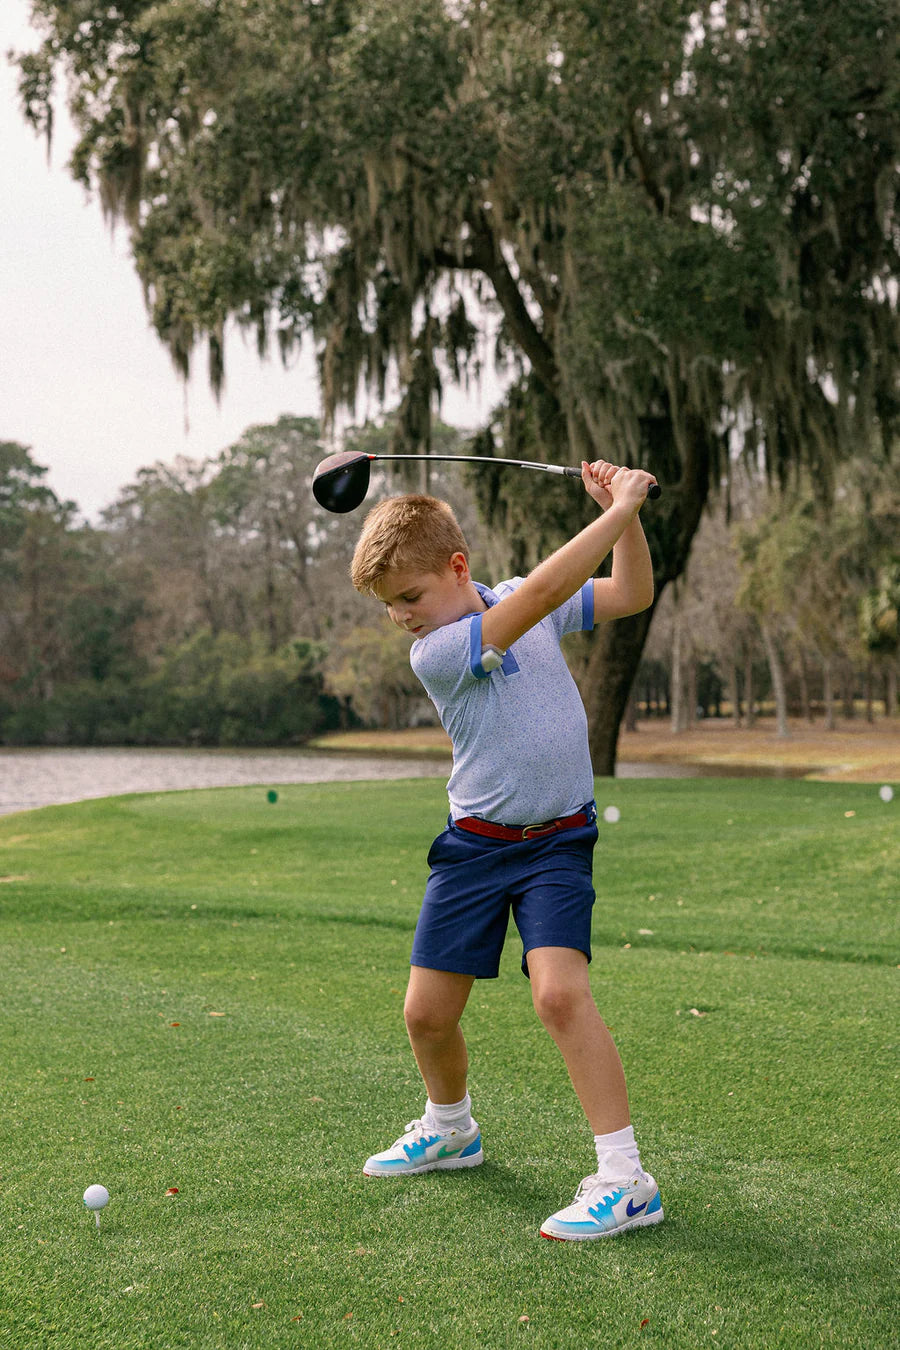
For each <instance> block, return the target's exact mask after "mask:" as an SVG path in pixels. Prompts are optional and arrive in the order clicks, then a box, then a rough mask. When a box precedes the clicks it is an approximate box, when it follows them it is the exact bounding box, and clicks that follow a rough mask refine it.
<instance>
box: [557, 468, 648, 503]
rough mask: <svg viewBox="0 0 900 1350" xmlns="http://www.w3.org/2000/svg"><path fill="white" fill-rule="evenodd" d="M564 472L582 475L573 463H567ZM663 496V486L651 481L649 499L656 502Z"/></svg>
mask: <svg viewBox="0 0 900 1350" xmlns="http://www.w3.org/2000/svg"><path fill="white" fill-rule="evenodd" d="M563 473H565V474H567V475H568V477H569V478H580V477H581V470H580V469H575V468H573V467H572V465H571V464H567V465H566V467H565V468H564V469H563ZM661 496H662V488H661V487H660V486H659V483H651V484H650V486H649V487H648V489H647V498H648V500H649V501H651V502H655V501H656V499H657V497H661Z"/></svg>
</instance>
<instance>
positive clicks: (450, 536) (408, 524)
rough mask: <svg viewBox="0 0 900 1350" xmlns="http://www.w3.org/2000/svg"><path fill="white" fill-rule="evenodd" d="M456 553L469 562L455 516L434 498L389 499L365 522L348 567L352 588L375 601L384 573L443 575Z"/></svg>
mask: <svg viewBox="0 0 900 1350" xmlns="http://www.w3.org/2000/svg"><path fill="white" fill-rule="evenodd" d="M454 553H462V554H463V556H464V557H465V559H466V562H468V561H469V546H468V544H467V543H466V539H465V535H464V534H463V532H462V530H461V529H460V528H459V523H458V521H457V519H456V516H455V515H454V514H453V512H452V510H451V509H450V507H449V506H448V505H447V503H446V502H442V501H440V500H439V499H438V498H437V497H425V496H420V495H418V494H408V495H406V496H404V497H388V498H387V500H386V501H383V502H379V503H378V505H377V506H374V507H373V508H372V510H371V511H370V512H369V514H368V515H367V516H366V519H365V523H364V524H363V528H362V533H361V534H360V536H359V540H358V542H357V545H356V549H355V550H354V553H353V561H352V563H351V564H350V577H351V579H352V581H353V585H354V586H355V587H356V589H357V590H358V591H361V592H362V594H363V595H374V594H375V588H376V586H377V585H378V583H379V581H380V580H381V578H382V577H383V576H384V575H385V573H387V572H399V571H404V572H413V571H415V572H441V571H443V569H444V568H445V567H446V566H447V564H448V563H449V561H450V559H451V558H452V556H453V554H454Z"/></svg>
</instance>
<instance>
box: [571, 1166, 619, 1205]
mask: <svg viewBox="0 0 900 1350" xmlns="http://www.w3.org/2000/svg"><path fill="white" fill-rule="evenodd" d="M630 1185H631V1180H630V1178H628V1177H622V1178H620V1179H619V1180H617V1181H612V1180H610V1178H609V1177H604V1176H603V1175H602V1174H601V1173H600V1172H593V1173H592V1174H591V1175H590V1176H589V1177H585V1178H584V1180H583V1181H582V1182H581V1184H580V1186H579V1187H578V1190H577V1192H576V1194H575V1199H576V1200H584V1201H585V1202H587V1200H588V1197H590V1202H591V1204H592V1205H596V1204H597V1202H598V1201H599V1200H611V1199H612V1197H613V1196H614V1195H615V1194H616V1192H617V1191H626V1190H628V1188H629V1187H630ZM601 1188H602V1189H601ZM598 1192H599V1194H598Z"/></svg>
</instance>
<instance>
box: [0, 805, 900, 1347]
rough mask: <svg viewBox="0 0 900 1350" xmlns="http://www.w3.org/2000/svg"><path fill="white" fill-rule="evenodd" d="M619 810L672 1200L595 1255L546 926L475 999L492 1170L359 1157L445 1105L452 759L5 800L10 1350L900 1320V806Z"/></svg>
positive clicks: (836, 1335) (730, 1336)
mask: <svg viewBox="0 0 900 1350" xmlns="http://www.w3.org/2000/svg"><path fill="white" fill-rule="evenodd" d="M609 802H615V803H616V804H617V805H618V806H619V807H620V808H621V811H622V819H621V821H620V823H619V824H618V825H615V826H606V825H602V826H601V839H600V845H599V847H598V852H597V865H596V873H595V880H596V885H597V891H598V904H597V908H596V911H595V923H594V940H595V948H594V964H593V967H592V973H593V983H594V987H595V991H596V994H597V999H598V1003H599V1005H600V1007H601V1010H602V1011H603V1013H604V1015H605V1016H606V1018H607V1020H608V1021H609V1022H610V1024H611V1025H612V1027H613V1029H614V1032H615V1035H616V1038H617V1041H618V1043H619V1046H620V1049H621V1051H622V1055H623V1058H624V1060H625V1063H626V1070H627V1072H628V1076H629V1082H630V1087H631V1097H632V1108H633V1113H634V1116H635V1121H636V1125H637V1129H638V1136H639V1140H640V1143H641V1146H642V1152H643V1155H644V1160H645V1163H646V1165H647V1166H648V1167H649V1168H650V1169H651V1170H652V1171H653V1172H654V1174H655V1175H656V1176H657V1179H658V1180H659V1182H660V1185H661V1188H662V1192H663V1203H664V1206H665V1209H666V1216H667V1217H666V1222H665V1223H664V1224H662V1225H661V1226H660V1227H659V1228H655V1229H646V1230H643V1231H642V1232H638V1233H635V1234H633V1235H630V1236H627V1237H623V1238H619V1239H615V1240H614V1241H607V1242H601V1243H589V1244H562V1243H550V1242H545V1241H543V1240H541V1239H540V1238H539V1237H538V1227H539V1225H540V1223H541V1221H542V1220H543V1219H544V1218H545V1217H546V1216H547V1214H549V1213H550V1212H551V1211H552V1210H554V1209H557V1208H558V1207H559V1206H560V1205H562V1204H564V1203H568V1201H569V1200H570V1199H571V1197H572V1194H573V1193H574V1187H575V1185H576V1183H577V1182H578V1180H579V1179H580V1177H581V1176H582V1175H583V1174H584V1173H586V1172H588V1171H590V1170H591V1165H592V1161H593V1158H592V1146H591V1140H590V1136H589V1133H588V1131H587V1128H586V1126H585V1124H584V1122H583V1120H582V1119H581V1117H580V1113H579V1110H578V1107H577V1105H576V1103H575V1100H574V1097H573V1095H572V1093H571V1089H570V1088H569V1085H568V1081H567V1079H566V1076H565V1072H564V1069H563V1067H562V1065H561V1062H560V1061H559V1059H558V1057H557V1053H556V1051H555V1049H554V1047H553V1045H552V1044H551V1042H550V1040H549V1038H548V1037H547V1036H546V1035H545V1033H544V1032H543V1031H542V1030H541V1028H540V1026H539V1024H538V1023H537V1021H536V1019H535V1017H534V1015H533V1013H532V1011H531V1007H530V1001H529V998H528V989H527V986H526V983H525V981H524V980H523V979H522V977H521V975H520V974H519V973H518V961H519V952H518V950H517V944H516V942H515V940H514V937H513V938H511V940H510V942H509V943H508V945H507V951H506V953H505V955H504V965H503V972H502V975H501V978H500V980H499V981H494V982H486V983H482V984H479V985H476V987H475V990H474V991H473V995H472V999H471V1003H470V1007H469V1009H468V1010H467V1012H466V1016H465V1021H464V1026H465V1030H466V1034H467V1037H468V1040H469V1045H470V1051H471V1059H472V1094H473V1097H474V1100H475V1104H476V1113H477V1116H478V1119H479V1120H480V1122H481V1125H482V1129H483V1132H484V1137H485V1148H486V1162H485V1164H484V1165H483V1166H482V1167H481V1168H479V1169H477V1170H474V1171H472V1172H466V1173H456V1174H454V1173H443V1174H432V1175H429V1176H425V1177H420V1178H416V1179H412V1180H410V1181H409V1182H406V1183H404V1182H399V1181H398V1182H394V1183H392V1182H383V1181H379V1180H367V1179H366V1178H364V1177H363V1176H362V1175H361V1172H360V1165H361V1162H362V1160H363V1159H364V1158H365V1157H366V1156H367V1154H368V1153H370V1152H372V1151H373V1150H375V1149H377V1148H380V1147H383V1146H385V1145H386V1144H388V1143H389V1142H390V1141H391V1140H392V1139H393V1138H394V1137H395V1136H396V1134H397V1133H399V1132H400V1130H401V1128H402V1126H403V1124H404V1123H405V1121H407V1120H409V1119H411V1118H412V1117H413V1116H414V1115H417V1114H419V1111H420V1108H421V1102H422V1097H421V1091H420V1087H419V1084H418V1080H417V1076H416V1073H415V1070H414V1066H413V1064H412V1060H411V1055H410V1053H409V1049H408V1046H407V1045H406V1041H405V1034H404V1031H403V1026H402V1017H401V1008H402V993H403V988H404V985H405V980H406V971H407V961H408V951H409V943H410V938H411V934H412V928H413V925H414V922H415V917H416V912H417V907H418V900H419V896H420V892H421V888H422V884H423V882H424V877H425V863H424V855H425V852H426V847H427V843H428V842H429V840H430V837H431V835H432V834H433V833H435V832H436V831H437V829H439V828H440V826H441V824H442V820H443V817H444V814H445V803H444V796H443V791H442V788H441V785H440V784H439V783H432V782H415V783H391V784H379V785H372V784H346V785H344V784H342V785H332V786H327V787H299V786H298V787H286V788H282V789H279V800H278V803H277V804H275V805H272V804H270V803H269V802H267V800H266V796H265V790H264V789H262V788H260V789H238V790H228V791H215V792H193V793H172V794H164V795H160V796H144V797H127V798H118V799H111V800H106V801H99V802H86V803H82V804H80V805H78V806H69V807H58V808H51V809H47V810H43V811H37V812H32V813H28V814H23V815H19V816H13V817H7V818H5V819H3V820H0V882H2V884H0V942H2V952H3V957H2V963H3V993H2V1002H0V1016H2V1046H3V1056H2V1064H3V1083H2V1091H0V1174H2V1179H0V1199H2V1211H0V1219H2V1228H0V1345H2V1346H10V1347H16V1350H24V1348H27V1350H30V1348H31V1347H45V1346H48V1347H60V1348H63V1347H65V1348H70V1347H71V1348H73V1350H81V1347H85V1348H88V1347H89V1348H90V1350H95V1348H96V1350H105V1348H106V1347H110V1350H112V1347H115V1348H116V1350H131V1348H132V1347H153V1348H154V1350H156V1348H157V1347H159V1348H160V1350H176V1348H177V1347H191V1348H192V1350H193V1348H195V1347H219V1346H221V1347H223V1348H224V1347H227V1348H228V1350H232V1348H235V1350H240V1348H241V1347H254V1348H255V1347H280V1346H299V1347H304V1348H306V1347H309V1348H310V1350H319V1347H332V1346H348V1347H349V1346H354V1345H356V1346H361V1347H391V1346H396V1345H399V1346H415V1347H434V1348H435V1350H437V1347H442V1348H446V1347H450V1348H451V1350H456V1348H457V1347H459V1348H460V1350H463V1348H464V1347H470V1346H479V1347H481V1346H484V1347H492V1348H493V1347H506V1346H532V1347H540V1348H541V1350H568V1348H569V1347H572V1348H574V1347H578V1350H583V1347H586V1346H594V1345H596V1346H603V1347H609V1346H630V1345H637V1344H648V1345H649V1344H656V1345H661V1346H662V1345H664V1346H674V1347H693V1346H760V1347H765V1348H766V1350H768V1348H769V1347H777V1346H785V1347H796V1346H801V1347H805V1346H818V1345H827V1346H835V1347H848V1346H860V1347H863V1346H865V1347H867V1348H868V1350H871V1348H872V1347H876V1348H877V1347H882V1346H883V1347H887V1346H888V1345H891V1344H894V1343H895V1340H894V1338H895V1335H896V1316H897V1311H898V1307H897V1299H896V1270H897V1262H898V1256H900V1253H898V1245H900V1244H898V1241H897V1228H896V1220H895V1210H896V1173H895V1167H896V1159H897V1151H898V1142H900V1134H898V1124H897V1121H898V1112H897V1105H898V1101H897V1068H898V1063H900V1058H898V1051H897V1001H896V984H897V969H896V964H895V963H896V962H897V960H898V956H897V949H896V936H897V934H896V918H897V889H898V888H897V877H898V875H900V848H898V833H900V832H898V829H897V808H896V803H894V804H892V805H890V806H886V805H885V804H883V803H882V802H880V801H879V799H878V795H877V792H876V789H875V787H872V786H864V785H846V784H842V785H840V786H836V785H828V784H811V783H802V782H801V783H797V782H783V781H780V782H776V781H764V780H750V781H723V780H707V781H702V780H701V781H684V780H681V781H671V780H668V781H664V780H659V781H654V780H630V781H629V780H626V781H618V782H615V783H610V782H609V781H600V782H599V783H598V804H599V805H600V807H601V808H602V807H603V806H604V805H606V804H607V803H609ZM848 812H855V814H853V815H848V814H847V813H848ZM214 1014H220V1015H218V1016H215V1015H214ZM697 1014H702V1015H700V1016H698V1015H697ZM176 1023H177V1024H178V1025H173V1024H176ZM96 1181H100V1182H103V1183H104V1184H105V1185H106V1186H107V1187H108V1188H109V1190H110V1192H111V1195H112V1200H111V1203H110V1205H109V1206H108V1208H107V1209H106V1210H105V1211H104V1213H103V1216H102V1220H101V1231H100V1234H99V1236H98V1234H97V1233H96V1230H95V1227H94V1223H93V1221H92V1220H91V1218H90V1217H89V1216H88V1215H87V1213H86V1212H85V1210H84V1208H83V1206H82V1204H81V1193H82V1191H83V1190H84V1188H85V1187H86V1186H87V1185H88V1184H89V1183H92V1182H96ZM169 1187H177V1188H178V1194H177V1195H175V1196H171V1197H167V1196H166V1194H165V1193H166V1190H167V1188H169ZM254 1305H261V1306H254ZM523 1318H527V1319H528V1320H527V1321H523V1320H521V1319H523Z"/></svg>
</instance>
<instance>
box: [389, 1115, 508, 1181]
mask: <svg viewBox="0 0 900 1350" xmlns="http://www.w3.org/2000/svg"><path fill="white" fill-rule="evenodd" d="M483 1161H484V1154H483V1152H482V1151H481V1131H480V1130H479V1128H478V1125H477V1124H476V1122H475V1121H474V1120H473V1121H472V1124H471V1126H470V1128H469V1129H468V1130H445V1131H441V1130H436V1129H433V1128H432V1127H431V1126H430V1125H429V1124H427V1122H426V1121H424V1120H411V1121H410V1122H409V1124H408V1125H407V1127H406V1133H405V1134H404V1135H401V1137H400V1138H399V1139H398V1140H397V1142H396V1143H395V1144H392V1145H391V1147H390V1148H388V1149H385V1151H384V1153H376V1154H374V1155H373V1156H372V1157H371V1158H369V1160H368V1161H367V1162H366V1165H365V1167H363V1173H364V1175H365V1176H367V1177H408V1176H414V1175H415V1174H417V1173H419V1172H435V1171H438V1170H446V1169H448V1168H454V1167H477V1166H478V1164H479V1163H480V1162H483Z"/></svg>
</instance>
